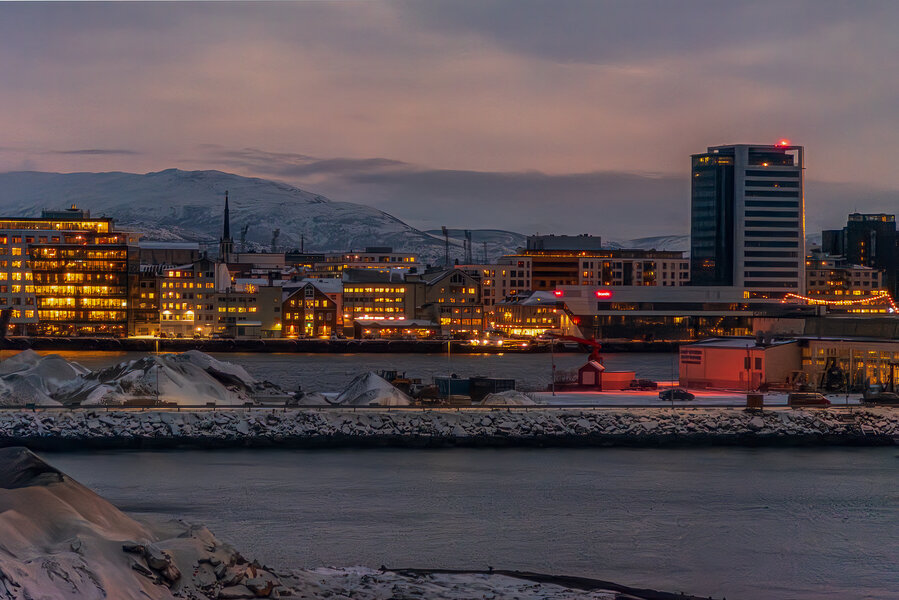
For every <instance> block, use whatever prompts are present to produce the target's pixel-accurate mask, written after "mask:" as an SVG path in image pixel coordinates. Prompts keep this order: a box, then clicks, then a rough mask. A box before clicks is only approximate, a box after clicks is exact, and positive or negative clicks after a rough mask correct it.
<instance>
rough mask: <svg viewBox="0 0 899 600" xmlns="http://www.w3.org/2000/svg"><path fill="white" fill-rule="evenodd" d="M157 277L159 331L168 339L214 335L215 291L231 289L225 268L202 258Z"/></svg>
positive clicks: (172, 268) (216, 316)
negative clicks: (168, 337)
mask: <svg viewBox="0 0 899 600" xmlns="http://www.w3.org/2000/svg"><path fill="white" fill-rule="evenodd" d="M160 275H161V277H160V278H159V292H158V293H159V302H158V304H159V314H158V318H159V331H160V332H161V333H164V334H166V335H167V336H170V337H194V336H195V335H196V336H200V337H209V336H210V335H212V334H213V333H214V332H216V331H217V326H218V312H217V310H216V291H217V290H219V289H222V290H223V289H225V288H226V287H228V286H230V276H229V275H228V271H227V269H226V268H224V265H223V264H222V263H216V262H214V261H212V260H210V259H208V258H201V259H199V260H197V261H194V262H192V263H190V264H187V265H178V266H173V267H167V268H163V269H162V270H161V273H160ZM147 289H148V291H149V286H148V288H147Z"/></svg>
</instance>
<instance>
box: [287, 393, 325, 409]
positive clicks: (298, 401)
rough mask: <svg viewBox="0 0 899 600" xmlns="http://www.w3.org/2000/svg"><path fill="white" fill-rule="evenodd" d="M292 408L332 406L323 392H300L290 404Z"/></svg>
mask: <svg viewBox="0 0 899 600" xmlns="http://www.w3.org/2000/svg"><path fill="white" fill-rule="evenodd" d="M288 404H289V405H290V406H331V403H330V402H328V399H327V398H326V397H325V395H324V394H322V393H321V392H300V393H298V394H296V395H294V397H293V398H292V399H291V400H290V401H289V402H288Z"/></svg>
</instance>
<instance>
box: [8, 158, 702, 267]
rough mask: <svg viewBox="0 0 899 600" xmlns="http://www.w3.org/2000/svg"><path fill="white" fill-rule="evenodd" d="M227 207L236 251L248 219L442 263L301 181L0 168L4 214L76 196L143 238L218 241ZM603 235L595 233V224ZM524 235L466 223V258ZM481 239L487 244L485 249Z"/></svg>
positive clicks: (424, 239)
mask: <svg viewBox="0 0 899 600" xmlns="http://www.w3.org/2000/svg"><path fill="white" fill-rule="evenodd" d="M226 190H227V191H228V193H229V197H230V207H231V235H232V237H233V238H234V241H235V246H236V247H237V249H238V250H239V249H240V239H241V232H242V230H243V228H244V227H247V233H246V240H247V248H248V249H251V250H257V251H258V250H267V249H269V248H270V247H271V242H272V237H273V232H274V231H275V230H280V233H279V236H278V238H277V245H278V248H279V249H280V250H284V249H294V248H299V247H300V238H301V236H302V238H303V240H304V247H305V248H306V250H314V251H341V250H350V249H356V250H361V249H363V248H364V247H365V246H392V247H393V248H394V250H396V251H398V252H414V253H417V254H418V255H419V256H421V258H422V260H423V261H424V262H430V263H432V264H442V263H443V261H444V256H445V247H444V243H445V242H444V238H443V234H442V232H441V231H440V230H439V229H437V230H427V231H422V230H419V229H416V228H415V227H412V226H411V225H408V224H407V223H404V222H403V221H401V220H400V219H398V218H396V217H394V216H392V215H390V214H388V213H385V212H383V211H380V210H378V209H376V208H373V207H371V206H365V205H362V204H354V203H351V202H335V201H332V200H330V199H328V198H325V197H324V196H321V195H318V194H314V193H311V192H307V191H305V190H302V189H299V188H297V187H294V186H291V185H288V184H285V183H280V182H276V181H270V180H267V179H259V178H255V177H242V176H240V175H234V174H231V173H223V172H221V171H181V170H179V169H167V170H165V171H160V172H158V173H147V174H145V175H139V174H135V173H118V172H114V173H41V172H34V171H23V172H13V173H0V214H2V215H5V216H23V217H33V216H40V212H41V210H42V209H54V210H58V209H61V208H65V207H68V206H69V205H71V204H73V203H74V204H76V205H78V206H79V207H80V208H84V209H87V210H90V211H91V214H92V215H93V216H109V217H113V218H115V219H116V222H117V224H118V226H119V227H121V228H124V229H133V230H135V231H140V232H142V233H144V237H145V238H146V239H153V240H171V241H177V240H189V241H199V242H206V243H208V244H210V247H212V248H216V245H217V242H218V239H219V237H220V236H221V231H222V209H223V207H224V197H225V191H226ZM600 233H601V232H600ZM449 236H450V261H451V262H454V261H455V260H459V261H460V262H462V261H463V260H464V258H465V257H464V251H463V240H464V237H465V234H464V230H462V229H450V230H449ZM525 243H526V236H525V235H522V234H520V233H516V232H513V231H504V230H501V229H473V230H472V258H473V260H474V261H475V262H481V261H483V260H484V255H485V249H486V256H487V258H488V261H494V260H496V259H497V258H498V257H500V256H502V255H503V254H508V253H511V252H514V251H515V250H516V249H517V248H520V247H523V246H524V245H525ZM485 244H486V248H485ZM689 245H690V239H689V236H686V235H671V236H659V237H650V238H638V239H634V240H624V241H610V242H607V243H606V246H607V247H609V248H645V249H652V248H654V249H656V250H689Z"/></svg>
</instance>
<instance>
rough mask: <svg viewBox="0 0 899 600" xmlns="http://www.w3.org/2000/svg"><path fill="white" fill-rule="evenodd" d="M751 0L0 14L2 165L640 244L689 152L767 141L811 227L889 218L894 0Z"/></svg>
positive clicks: (683, 177) (127, 8) (685, 192)
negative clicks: (798, 162)
mask: <svg viewBox="0 0 899 600" xmlns="http://www.w3.org/2000/svg"><path fill="white" fill-rule="evenodd" d="M648 8H651V9H652V10H647V9H648ZM769 8H771V9H774V8H776V10H777V14H778V19H774V20H772V19H770V18H768V16H767V15H770V11H766V10H765V4H764V3H762V4H754V5H753V6H752V7H750V6H748V5H737V6H717V5H714V4H704V3H693V4H690V5H686V6H673V5H672V6H664V5H654V4H653V5H651V6H647V5H644V4H641V3H628V4H617V3H612V4H607V3H581V2H568V3H563V4H561V5H560V4H558V3H554V4H552V5H550V4H548V3H531V2H525V3H514V4H509V3H503V2H490V3H465V2H462V3H458V2H456V3H428V4H422V3H399V2H396V3H385V2H367V3H354V2H340V3H293V4H274V5H272V4H263V5H261V6H260V5H258V4H254V5H249V4H241V3H235V4H230V3H229V4H219V3H210V4H168V3H166V4H164V5H163V4H152V3H151V4H138V5H132V4H130V3H129V4H114V5H102V6H100V5H88V4H67V5H39V4H27V5H16V4H13V5H5V6H3V7H2V8H0V10H2V11H3V15H4V17H5V18H4V19H3V20H2V25H0V28H2V32H3V36H2V40H3V41H0V44H3V52H2V55H3V57H4V58H3V60H2V61H0V73H2V75H3V77H4V81H6V82H8V84H7V85H6V86H5V87H4V91H3V92H2V93H0V108H2V109H3V111H2V113H0V114H2V115H4V116H2V117H0V119H2V120H0V122H2V123H3V127H4V131H5V133H6V135H5V140H4V143H3V144H2V145H0V146H2V147H0V170H3V171H9V170H23V169H25V170H32V169H33V170H47V171H61V172H72V171H113V170H122V171H130V172H141V173H142V172H148V171H158V170H162V169H166V168H170V167H177V168H182V169H220V170H224V171H230V172H235V173H238V174H242V175H251V176H260V177H266V178H271V179H276V180H280V181H286V182H288V183H291V184H294V185H297V186H299V187H301V188H303V189H307V190H309V191H313V192H317V193H321V194H323V195H325V196H328V197H330V198H332V199H334V200H338V201H350V202H359V203H363V204H369V205H371V206H375V207H376V208H380V209H382V210H386V211H388V212H390V213H391V214H394V215H396V216H398V217H399V218H401V219H403V220H405V221H407V222H409V223H410V224H413V225H415V226H418V227H427V228H433V227H436V226H439V225H440V224H443V223H446V224H448V225H451V226H456V227H459V226H468V227H473V226H474V225H473V222H475V221H476V220H478V221H479V222H481V223H483V226H485V227H496V228H506V229H510V230H516V231H520V232H523V233H534V232H537V231H550V230H555V231H559V232H562V233H577V232H582V231H591V232H596V233H600V234H604V235H608V233H607V231H608V225H607V224H608V223H610V222H612V223H615V225H616V230H618V231H621V232H622V234H623V235H622V237H638V236H641V235H663V234H677V233H685V232H686V231H687V230H688V223H689V216H688V212H689V211H688V207H689V156H690V155H691V154H693V153H696V152H700V151H702V149H704V148H705V147H707V146H712V145H722V144H732V143H752V144H766V143H774V142H776V141H777V140H779V139H781V138H788V139H790V140H792V141H793V143H796V144H802V145H804V146H805V147H806V148H807V149H808V154H809V155H808V172H807V181H808V185H807V190H806V195H807V202H808V209H809V210H808V213H809V222H808V228H809V230H810V231H817V230H820V229H823V228H828V227H834V226H836V225H838V224H839V223H840V221H841V220H842V219H844V218H845V215H846V214H847V213H848V212H851V211H853V210H862V211H866V212H878V211H888V210H889V209H890V205H891V203H894V202H895V198H896V195H895V192H894V191H893V190H896V189H897V188H899V179H897V176H896V175H895V172H894V170H893V169H891V168H890V162H889V161H890V157H891V156H892V155H894V154H895V151H894V150H892V147H893V145H894V144H896V142H895V140H896V139H899V136H896V135H894V132H893V128H894V126H893V125H892V123H891V120H890V117H891V114H892V106H894V104H895V102H894V100H895V97H896V95H897V93H899V90H897V89H895V84H894V83H893V81H895V80H896V78H894V77H890V76H889V75H890V72H891V70H892V69H894V68H895V67H893V66H892V65H890V64H888V63H887V59H888V57H889V56H893V55H894V54H895V53H894V52H893V51H892V48H891V47H892V46H893V45H895V44H896V42H895V41H893V36H891V35H878V34H877V32H878V31H880V30H881V29H885V30H889V29H891V24H892V23H895V22H896V17H897V16H899V12H897V8H896V7H894V6H893V5H891V4H886V3H884V4H880V5H877V4H869V5H866V6H865V8H864V10H858V9H857V8H854V7H849V6H844V5H842V4H836V3H834V4H823V5H822V3H818V2H816V3H813V4H811V3H795V4H791V5H789V6H782V5H780V4H777V5H774V4H771V5H769ZM813 9H814V10H813ZM670 23H677V26H671V25H670ZM712 23H714V24H715V27H711V26H710V24H712ZM858 148H868V149H870V151H867V152H859V151H858ZM585 210H590V211H591V212H590V214H587V215H586V216H585V217H584V218H582V219H578V221H577V223H572V222H571V219H570V218H568V217H567V215H570V214H573V213H575V212H578V213H583V211H585ZM647 215H652V216H651V217H648V216H647ZM604 224H606V225H605V226H604Z"/></svg>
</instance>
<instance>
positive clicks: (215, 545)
mask: <svg viewBox="0 0 899 600" xmlns="http://www.w3.org/2000/svg"><path fill="white" fill-rule="evenodd" d="M147 491H148V494H150V495H152V490H147ZM594 583H599V582H594ZM582 587H585V588H595V589H589V591H587V590H574V589H570V588H566V587H563V586H561V585H555V584H552V583H535V582H534V581H532V580H525V579H520V578H516V577H511V576H509V575H507V574H475V573H434V574H430V573H416V572H393V571H388V570H378V571H375V570H373V569H370V568H363V567H354V568H342V569H341V568H318V569H301V570H292V571H287V570H284V571H279V570H276V569H272V568H270V567H266V566H263V565H260V564H259V563H258V562H256V561H250V560H248V559H246V558H244V557H243V556H242V555H241V554H240V553H239V552H238V551H236V550H235V549H234V548H233V547H231V546H230V545H228V544H225V543H222V542H220V541H219V540H217V539H216V538H215V536H214V535H213V534H212V533H210V532H209V530H207V529H206V528H204V527H201V526H198V525H189V524H187V523H184V522H183V521H180V520H178V521H168V522H163V523H143V522H138V521H137V520H135V519H133V518H131V517H129V516H128V515H127V514H125V513H123V512H122V511H120V510H119V509H117V508H116V507H115V506H113V505H112V504H110V503H109V502H107V501H106V500H104V499H103V498H101V497H100V496H98V495H97V494H95V493H94V492H92V491H91V490H89V489H88V488H86V487H84V486H83V485H81V484H80V483H78V482H77V481H75V480H73V479H71V478H70V477H68V476H67V475H65V474H64V473H62V472H60V471H58V470H57V469H55V468H53V467H52V466H50V465H49V464H47V463H46V462H44V461H43V460H41V459H40V458H39V457H37V456H36V455H35V454H33V453H31V452H30V451H28V450H26V449H24V448H5V449H0V599H4V600H6V599H9V600H12V599H26V598H27V599H41V600H57V599H59V600H62V599H67V600H68V599H71V598H77V599H79V600H100V599H104V598H105V599H109V598H113V599H115V600H132V599H133V600H138V599H141V600H169V599H174V598H193V599H196V600H201V599H207V600H212V599H222V600H225V599H241V598H245V599H249V598H308V599H314V598H332V599H333V598H354V599H358V600H383V599H387V598H429V599H433V600H463V599H468V598H494V599H496V600H502V599H509V600H511V599H513V598H518V599H522V600H524V599H538V598H545V599H548V600H574V599H578V598H581V599H594V600H613V599H616V598H621V599H629V598H641V597H643V596H642V595H632V594H627V593H621V592H620V591H613V590H612V589H602V587H603V586H596V585H587V586H582ZM611 587H612V588H613V589H614V588H615V587H617V586H614V585H611ZM655 597H656V598H660V597H662V596H658V595H657V596H655ZM671 597H672V598H674V596H671Z"/></svg>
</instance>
